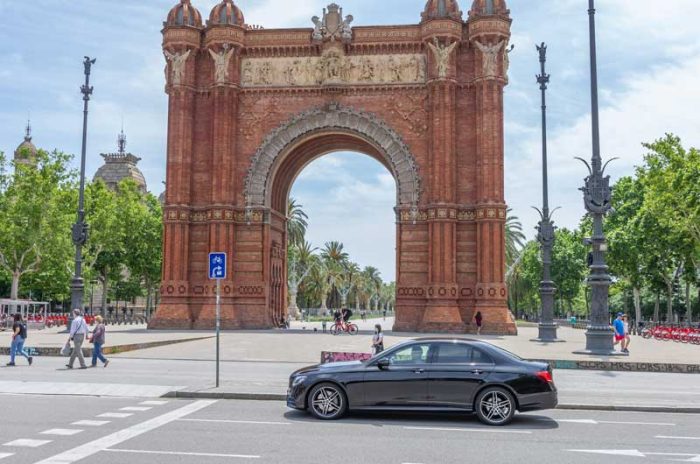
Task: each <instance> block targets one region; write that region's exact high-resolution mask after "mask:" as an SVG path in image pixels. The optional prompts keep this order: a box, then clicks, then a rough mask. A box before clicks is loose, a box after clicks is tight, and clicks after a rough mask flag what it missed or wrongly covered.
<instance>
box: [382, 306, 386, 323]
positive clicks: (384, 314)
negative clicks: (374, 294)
mask: <svg viewBox="0 0 700 464" xmlns="http://www.w3.org/2000/svg"><path fill="white" fill-rule="evenodd" d="M383 316H384V317H383V320H385V321H386V308H384V312H383Z"/></svg>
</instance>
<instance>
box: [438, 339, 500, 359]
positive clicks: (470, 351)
mask: <svg viewBox="0 0 700 464" xmlns="http://www.w3.org/2000/svg"><path fill="white" fill-rule="evenodd" d="M435 362H436V363H439V364H493V361H492V360H491V357H490V356H489V355H487V354H486V353H484V352H483V351H481V350H479V349H478V348H474V347H473V346H471V345H467V344H466V343H440V344H439V345H438V352H437V356H436V358H435Z"/></svg>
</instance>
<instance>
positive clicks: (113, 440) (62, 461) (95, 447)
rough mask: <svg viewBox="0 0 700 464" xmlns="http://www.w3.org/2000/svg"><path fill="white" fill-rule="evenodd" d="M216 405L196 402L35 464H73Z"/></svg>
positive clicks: (201, 401) (210, 402)
mask: <svg viewBox="0 0 700 464" xmlns="http://www.w3.org/2000/svg"><path fill="white" fill-rule="evenodd" d="M214 403H216V400H200V401H195V402H194V403H190V404H188V405H186V406H184V407H182V408H180V409H176V410H175V411H170V412H168V413H165V414H163V415H161V416H158V417H154V418H153V419H149V420H147V421H145V422H141V423H140V424H136V425H132V426H131V427H128V428H126V429H123V430H120V431H118V432H114V433H113V434H111V435H107V436H106V437H103V438H100V439H99V440H95V441H92V442H89V443H86V444H84V445H81V446H78V447H76V448H73V449H71V450H68V451H65V452H63V453H60V454H57V455H55V456H52V457H50V458H47V459H44V460H43V461H39V462H37V463H35V464H72V463H74V462H77V461H80V460H82V459H85V458H87V457H90V456H93V455H95V454H97V453H99V452H100V451H104V450H106V449H107V448H111V447H113V446H116V445H118V444H120V443H123V442H125V441H127V440H131V439H132V438H135V437H138V436H139V435H143V434H144V433H148V432H150V431H152V430H155V429H157V428H159V427H162V426H164V425H166V424H169V423H171V422H173V421H176V420H178V419H181V418H183V417H185V416H187V415H190V414H193V413H195V412H197V411H200V410H202V409H204V408H206V407H207V406H211V405H212V404H214Z"/></svg>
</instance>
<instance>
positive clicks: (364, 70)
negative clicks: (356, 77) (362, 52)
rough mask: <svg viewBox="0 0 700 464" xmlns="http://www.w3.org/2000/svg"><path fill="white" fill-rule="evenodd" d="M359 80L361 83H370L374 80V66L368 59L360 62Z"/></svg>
mask: <svg viewBox="0 0 700 464" xmlns="http://www.w3.org/2000/svg"><path fill="white" fill-rule="evenodd" d="M360 80H361V81H372V80H374V65H373V64H372V61H371V60H370V59H369V58H365V59H364V60H362V67H361V68H360Z"/></svg>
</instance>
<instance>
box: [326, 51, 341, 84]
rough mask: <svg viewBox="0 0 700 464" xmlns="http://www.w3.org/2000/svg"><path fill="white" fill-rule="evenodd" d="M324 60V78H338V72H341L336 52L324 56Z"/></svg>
mask: <svg viewBox="0 0 700 464" xmlns="http://www.w3.org/2000/svg"><path fill="white" fill-rule="evenodd" d="M324 61H325V70H326V78H327V79H329V80H338V79H340V72H341V63H340V57H339V56H338V55H337V54H336V53H329V54H328V56H326V59H325V60H324Z"/></svg>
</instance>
